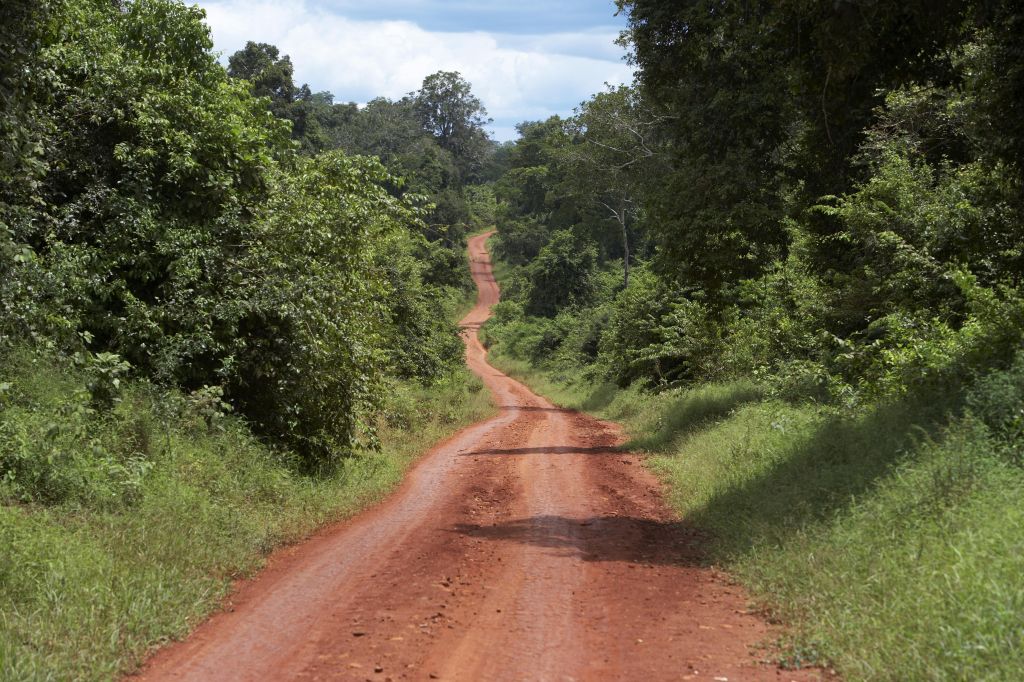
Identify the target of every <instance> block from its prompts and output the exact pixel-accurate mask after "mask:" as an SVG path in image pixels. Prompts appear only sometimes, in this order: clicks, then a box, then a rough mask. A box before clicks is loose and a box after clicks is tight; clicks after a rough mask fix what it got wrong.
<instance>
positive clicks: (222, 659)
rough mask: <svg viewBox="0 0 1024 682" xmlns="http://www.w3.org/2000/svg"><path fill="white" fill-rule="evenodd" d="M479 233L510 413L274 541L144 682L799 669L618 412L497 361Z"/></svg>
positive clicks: (759, 673) (739, 676)
mask: <svg viewBox="0 0 1024 682" xmlns="http://www.w3.org/2000/svg"><path fill="white" fill-rule="evenodd" d="M486 236H487V235H484V236H481V237H476V238H474V239H472V240H471V241H470V255H471V258H472V266H473V277H474V279H475V281H476V282H477V284H478V286H479V288H480V295H479V299H478V303H477V306H476V308H474V310H473V311H472V312H471V313H470V314H469V315H468V316H467V317H466V318H465V319H464V320H463V325H464V326H465V328H466V333H465V340H466V349H467V353H466V357H467V362H468V363H469V366H470V368H471V369H472V370H473V371H474V372H476V373H477V374H478V375H480V376H481V377H482V379H483V380H484V382H485V384H486V385H487V388H488V389H489V390H490V391H491V392H492V393H493V394H494V396H495V399H496V401H497V403H498V404H499V405H500V406H501V412H500V414H499V415H498V416H496V417H494V418H492V419H490V420H488V421H485V422H482V423H479V424H476V425H474V426H472V427H469V428H468V429H465V430H464V431H462V432H460V433H459V434H457V435H456V436H454V437H453V438H451V439H450V440H448V441H447V442H445V443H442V444H441V445H439V446H437V447H435V448H434V449H433V450H432V451H431V452H430V453H428V454H427V455H426V456H425V457H424V458H423V459H422V461H421V462H420V463H419V464H418V465H417V466H416V467H415V468H414V469H413V470H412V471H411V472H410V474H409V476H408V477H407V479H406V481H405V483H404V484H403V485H402V486H401V488H400V489H399V490H398V491H397V492H396V493H395V494H394V495H393V496H391V497H390V498H389V499H388V501H386V502H385V503H383V504H381V505H379V506H377V507H375V508H374V509H371V510H370V511H368V512H366V513H364V514H361V515H359V516H357V517H355V518H353V519H351V520H349V521H347V522H344V523H342V524H339V525H337V526H334V527H332V528H330V529H328V530H327V531H325V532H324V533H322V534H321V535H319V536H317V537H316V538H314V539H313V540H311V541H309V542H306V543H304V544H301V545H298V546H296V547H292V548H289V549H286V550H283V551H281V552H278V553H277V554H275V555H274V556H273V557H272V558H271V561H270V563H269V565H268V568H267V569H266V570H265V571H264V572H262V573H261V574H260V575H259V576H258V577H257V578H255V579H254V580H252V581H249V582H246V583H244V584H243V585H242V586H241V587H240V589H239V590H238V591H237V592H236V594H235V595H234V597H233V598H232V601H231V608H230V610H228V611H225V612H223V613H220V614H218V615H216V616H214V617H213V618H211V619H210V620H209V621H207V622H206V623H205V624H204V625H202V626H201V627H200V628H199V629H198V630H197V631H196V632H195V633H194V634H193V635H192V636H191V637H190V638H189V639H187V640H186V641H185V642H182V643H180V644H176V645H173V646H170V647H168V648H166V649H164V650H162V651H161V652H159V653H158V654H157V655H156V656H155V657H154V659H153V660H152V661H150V663H149V665H147V667H146V668H145V669H144V670H143V672H142V677H143V679H146V680H299V679H302V680H306V679H308V680H327V679H339V680H388V679H391V680H405V679H409V680H426V679H441V680H474V681H475V680H538V681H542V680H544V681H546V680H686V679H694V680H722V679H728V680H731V681H734V680H792V679H800V680H807V679H816V676H814V675H813V674H811V673H802V674H794V673H790V672H785V671H778V670H776V669H774V668H770V667H766V666H760V665H758V664H757V663H756V651H753V650H752V649H751V646H752V645H754V644H756V643H758V642H760V641H762V640H763V639H764V638H765V637H766V636H767V629H766V626H765V625H764V624H763V623H762V622H761V621H760V620H758V619H757V618H755V617H754V616H751V615H749V614H748V613H747V609H746V602H745V599H744V597H743V595H742V593H741V592H740V590H739V588H737V587H734V586H731V585H729V584H728V583H727V582H726V581H725V580H724V579H723V578H722V577H721V576H719V575H716V574H715V573H714V572H713V571H711V570H709V569H707V568H704V567H701V566H700V565H699V563H698V562H697V561H695V557H696V556H698V554H697V552H698V548H699V545H700V543H701V538H700V536H699V534H698V533H696V532H695V531H693V530H692V529H689V528H687V527H686V526H685V525H683V524H680V523H678V522H676V520H675V519H674V518H673V517H672V515H671V514H670V513H669V511H668V510H667V508H666V507H665V506H664V505H663V503H662V501H661V496H660V490H659V486H658V484H657V482H656V481H655V480H654V479H653V478H652V477H651V476H650V475H649V474H648V473H647V472H646V471H645V470H644V469H643V467H642V466H641V462H640V459H639V458H638V457H637V456H634V455H631V454H627V453H623V452H620V451H618V450H617V449H616V448H615V446H616V443H617V439H618V437H617V434H616V431H615V430H614V428H613V427H612V426H611V425H608V424H604V423H602V422H598V421H595V420H594V419H591V418H589V417H586V416H584V415H580V414H577V413H574V412H570V411H566V410H562V409H558V408H555V407H554V406H553V405H551V404H550V403H549V402H547V401H546V400H544V399H543V398H540V397H539V396H537V395H535V394H533V393H531V392H530V391H529V390H528V389H527V388H526V387H525V386H523V385H522V384H520V383H518V382H516V381H514V380H512V379H510V378H509V377H507V376H505V375H503V374H501V373H500V372H498V371H497V370H495V369H493V368H492V367H490V366H489V365H488V364H487V362H486V357H485V352H484V349H483V348H482V347H481V345H480V343H479V341H478V340H477V337H476V330H477V329H478V328H479V326H480V325H481V324H482V323H483V322H484V321H485V320H486V319H487V317H488V315H489V312H488V309H489V306H490V305H492V304H493V303H495V302H496V301H497V300H498V287H497V285H496V284H495V282H494V278H493V276H492V274H491V267H490V262H489V259H488V256H487V253H486V250H485V246H484V242H485V239H486Z"/></svg>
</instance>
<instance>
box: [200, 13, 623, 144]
mask: <svg viewBox="0 0 1024 682" xmlns="http://www.w3.org/2000/svg"><path fill="white" fill-rule="evenodd" d="M197 1H198V4H199V6H200V7H202V8H204V9H205V10H206V13H207V17H208V21H209V24H210V27H211V29H212V31H213V40H214V43H215V46H216V49H217V50H219V51H221V52H223V53H224V59H225V61H226V58H227V55H229V54H231V53H232V52H234V51H235V50H238V49H239V48H241V47H242V46H244V45H245V42H246V41H247V40H255V41H257V42H265V43H272V44H274V45H277V46H278V47H279V48H281V51H282V52H283V53H284V54H288V55H290V56H291V58H292V63H293V64H294V65H295V80H296V82H297V83H309V86H310V87H311V88H312V89H313V90H314V91H317V90H328V91H330V92H333V93H334V94H335V97H336V99H337V100H338V101H354V102H360V103H361V102H366V101H368V100H370V99H372V98H373V97H377V96H384V97H388V98H391V99H396V98H398V97H401V96H402V95H404V94H406V93H408V92H411V91H413V90H417V89H419V86H420V84H421V83H422V81H423V78H424V76H427V75H429V74H431V73H433V72H435V71H439V70H445V71H459V72H460V73H462V75H463V76H464V77H465V78H466V79H467V80H469V81H470V82H471V83H472V84H473V91H474V93H476V95H477V96H478V97H480V99H481V100H483V102H484V105H485V106H486V107H487V110H488V112H489V113H490V116H491V117H492V118H493V119H494V124H493V125H492V126H491V132H492V134H493V136H494V137H495V139H498V140H509V139H513V138H514V137H515V130H514V126H515V124H516V123H519V122H520V121H525V120H539V119H543V118H547V117H548V116H550V115H552V114H562V115H565V114H569V113H571V112H572V110H573V108H574V107H576V106H577V105H578V104H579V103H580V102H582V101H583V100H585V99H587V98H588V97H589V96H590V95H591V94H592V93H594V92H597V91H598V90H600V89H602V88H603V86H604V83H606V82H607V83H623V82H628V81H630V80H632V72H631V69H630V67H629V66H628V65H626V64H625V62H624V61H623V60H622V57H623V54H624V52H623V50H622V48H620V47H618V46H617V45H615V44H614V40H615V38H616V37H617V36H618V34H619V31H620V30H621V29H622V28H624V27H625V20H624V18H623V17H616V16H615V5H614V2H613V0H547V1H544V0H475V1H472V0H376V1H374V0H197Z"/></svg>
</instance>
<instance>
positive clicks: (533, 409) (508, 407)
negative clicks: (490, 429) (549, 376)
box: [498, 405, 576, 414]
mask: <svg viewBox="0 0 1024 682" xmlns="http://www.w3.org/2000/svg"><path fill="white" fill-rule="evenodd" d="M498 409H499V410H518V411H520V412H557V413H560V414H575V412H576V411H575V410H569V409H566V408H564V407H531V406H528V405H498Z"/></svg>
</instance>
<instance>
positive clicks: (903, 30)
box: [485, 0, 1024, 680]
mask: <svg viewBox="0 0 1024 682" xmlns="http://www.w3.org/2000/svg"><path fill="white" fill-rule="evenodd" d="M619 6H620V9H621V10H622V11H624V12H626V13H627V14H628V19H629V28H628V30H627V31H626V32H625V33H624V34H623V36H622V39H621V40H622V42H623V43H624V44H625V45H627V46H628V47H629V48H630V50H631V53H630V54H631V60H632V63H633V65H634V66H635V68H636V82H635V83H634V84H633V85H631V86H615V87H609V88H608V89H606V90H605V91H602V92H599V93H596V94H595V95H594V96H593V97H592V98H591V99H589V100H588V101H586V102H584V103H583V104H582V105H581V106H580V107H579V108H578V109H577V111H576V112H575V114H574V115H573V116H570V117H567V118H563V117H553V118H551V119H548V120H545V121H537V122H528V123H523V124H522V125H521V126H520V127H519V133H520V139H519V140H518V141H517V142H516V144H515V145H514V147H512V149H511V150H510V151H509V169H508V171H507V172H506V173H505V174H504V175H503V176H502V177H501V178H500V179H499V180H498V181H497V182H496V183H495V193H496V195H497V197H498V200H499V211H498V234H497V236H496V237H495V238H494V240H493V248H494V251H495V253H496V254H497V255H498V256H499V257H500V258H501V259H502V260H503V262H504V266H503V269H502V270H501V271H499V279H500V280H501V282H502V284H503V291H504V293H505V295H504V297H503V301H502V302H501V303H500V304H498V305H497V306H496V307H495V319H494V320H493V321H492V322H491V323H489V325H488V326H487V327H486V328H485V338H486V340H487V342H488V343H489V345H490V347H491V350H492V354H493V355H494V357H495V360H496V363H495V364H496V365H497V366H499V367H501V368H503V369H504V370H505V371H509V372H511V373H513V374H515V375H518V376H521V377H523V378H525V379H527V380H528V382H530V383H532V384H533V385H535V386H538V387H539V388H541V390H543V391H545V392H547V393H548V395H551V396H554V397H555V398H556V400H557V401H558V402H560V403H561V404H564V405H568V406H571V407H577V408H582V409H588V410H591V411H596V412H597V413H598V414H601V415H602V416H606V417H609V418H612V419H616V420H620V421H623V422H625V423H626V424H627V427H628V428H629V431H630V433H631V435H632V437H633V440H632V442H631V443H630V446H631V447H634V448H638V449H643V450H647V451H649V452H652V453H653V459H652V460H651V463H652V466H653V467H654V468H655V470H656V471H658V472H659V474H660V475H661V476H662V477H663V478H664V479H665V480H667V481H668V482H669V485H670V487H671V489H672V493H671V494H672V496H673V500H674V504H675V506H676V508H677V509H678V510H680V512H682V513H684V514H686V515H687V517H688V518H691V519H695V520H696V521H697V522H698V523H700V524H701V525H702V526H703V527H706V528H709V529H710V530H712V531H713V532H714V534H715V535H716V540H715V541H714V542H713V543H712V544H713V549H712V556H713V559H714V560H715V561H718V562H721V563H722V564H723V565H726V566H728V567H730V568H731V569H732V570H734V571H736V572H737V574H738V575H740V576H741V578H742V579H743V580H744V581H745V582H746V583H747V584H748V585H751V586H753V588H754V592H755V593H756V594H757V596H758V598H759V603H760V604H761V606H762V607H763V608H765V609H766V610H767V611H768V612H769V613H772V614H773V615H774V617H777V618H780V619H782V620H784V621H786V622H795V623H799V624H800V625H799V626H798V628H797V633H796V634H794V635H793V637H792V640H791V641H789V642H787V643H786V645H785V646H786V647H787V649H786V650H787V652H788V653H786V654H784V655H783V658H784V659H785V660H786V661H787V662H788V663H790V664H792V665H794V666H800V665H804V664H830V665H833V666H835V668H837V669H838V670H839V672H840V673H841V674H842V675H843V676H845V677H849V678H850V679H1007V680H1009V679H1014V678H1015V677H1016V676H1017V675H1019V671H1020V670H1021V667H1022V666H1024V658H1022V652H1024V629H1022V625H1021V623H1022V622H1024V597H1022V593H1021V591H1020V581H1019V574H1020V570H1021V563H1020V556H1021V551H1020V550H1021V537H1020V533H1019V528H1020V526H1019V524H1020V520H1021V518H1022V513H1024V506H1022V504H1021V499H1022V497H1021V491H1022V489H1024V487H1022V486H1024V472H1022V470H1021V465H1022V462H1024V460H1022V452H1024V450H1022V447H1024V440H1022V434H1024V351H1022V346H1021V342H1022V340H1024V292H1022V289H1021V286H1022V275H1024V260H1022V254H1024V252H1022V245H1024V242H1022V235H1024V233H1022V231H1021V226H1022V224H1024V223H1022V218H1024V215H1022V210H1024V193H1022V179H1024V175H1022V173H1024V137H1022V134H1024V130H1022V128H1021V121H1022V120H1024V119H1022V117H1021V112H1022V111H1024V109H1022V107H1024V60H1022V51H1021V50H1022V46H1024V13H1022V12H1021V10H1020V7H1019V6H1018V5H1017V4H1015V3H1012V2H998V1H995V2H987V1H981V2H961V1H953V2H939V3H935V2H853V1H843V2H835V3H833V2H814V1H810V2H807V1H803V0H798V1H794V2H789V1H785V2H771V3H768V2H712V1H704V0H693V1H687V2H668V1H662V0H630V1H623V2H620V3H619Z"/></svg>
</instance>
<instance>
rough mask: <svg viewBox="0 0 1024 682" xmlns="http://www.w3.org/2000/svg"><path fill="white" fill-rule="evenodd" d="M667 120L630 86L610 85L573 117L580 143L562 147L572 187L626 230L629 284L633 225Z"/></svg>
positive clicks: (624, 268)
mask: <svg viewBox="0 0 1024 682" xmlns="http://www.w3.org/2000/svg"><path fill="white" fill-rule="evenodd" d="M664 120H665V117H664V116H660V115H658V114H656V113H655V112H653V111H651V110H650V109H649V108H648V107H647V106H645V105H644V103H643V102H642V101H641V100H640V97H639V95H638V93H637V91H636V90H634V89H633V88H630V87H628V86H618V87H609V88H608V90H607V91H606V92H603V93H598V94H596V95H594V97H593V98H592V99H591V100H590V101H588V102H585V103H584V104H583V105H582V106H581V107H580V108H579V109H578V110H577V113H576V116H575V117H574V118H573V119H571V120H570V122H569V131H570V133H571V134H573V135H574V136H575V138H576V139H575V144H573V145H570V146H566V147H563V148H562V149H561V153H560V154H559V160H560V161H561V163H563V164H564V165H565V170H564V177H565V179H566V184H567V186H568V187H569V191H570V192H571V193H572V194H573V195H574V196H576V197H577V198H579V199H580V200H581V201H584V202H591V203H594V204H596V205H598V206H600V207H602V208H603V209H604V210H605V211H606V212H607V213H608V214H609V215H610V216H611V218H612V219H613V220H614V221H615V223H616V225H617V228H618V230H619V232H620V233H621V235H622V249H623V259H622V282H623V286H627V287H628V286H629V268H630V228H631V226H632V224H633V223H634V222H635V221H636V218H637V215H638V213H639V209H640V203H639V201H640V194H641V193H642V191H643V188H644V186H645V184H646V183H647V182H648V181H650V179H651V174H652V168H653V164H654V162H655V161H656V160H657V155H658V146H657V140H656V137H657V132H658V126H659V125H660V124H661V123H662V122H663V121H664Z"/></svg>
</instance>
